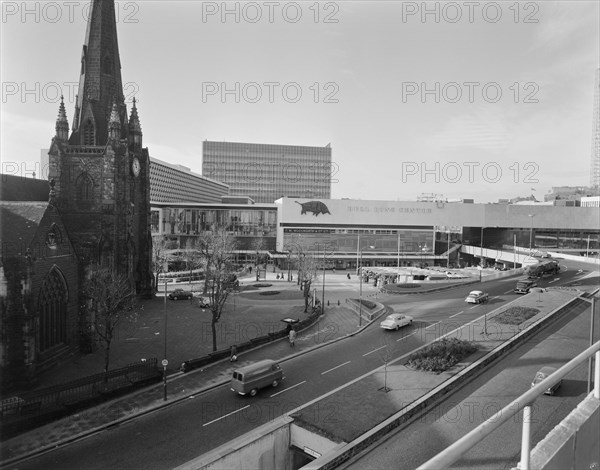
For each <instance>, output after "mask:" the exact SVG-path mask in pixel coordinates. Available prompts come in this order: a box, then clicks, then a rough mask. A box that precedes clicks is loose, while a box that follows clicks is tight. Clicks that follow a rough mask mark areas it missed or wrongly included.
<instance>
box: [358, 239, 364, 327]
mask: <svg viewBox="0 0 600 470" xmlns="http://www.w3.org/2000/svg"><path fill="white" fill-rule="evenodd" d="M359 239H360V237H359ZM358 252H359V255H360V256H359V260H360V264H359V267H358V278H359V279H360V290H359V294H358V327H359V328H360V327H361V326H362V283H363V280H362V247H361V246H359V247H358Z"/></svg>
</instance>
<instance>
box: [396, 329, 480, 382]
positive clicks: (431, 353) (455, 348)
mask: <svg viewBox="0 0 600 470" xmlns="http://www.w3.org/2000/svg"><path fill="white" fill-rule="evenodd" d="M475 351H477V346H476V345H475V344H473V343H471V342H469V341H466V340H463V339H457V338H443V339H441V340H439V341H436V342H435V343H433V344H430V345H429V346H427V347H426V348H423V349H421V350H420V351H417V352H416V353H414V354H411V355H410V356H409V357H408V362H407V365H408V366H409V367H412V368H413V369H416V370H424V371H427V372H435V373H438V374H439V373H440V372H444V371H445V370H448V369H450V368H451V367H453V366H454V365H456V364H458V363H459V362H460V361H462V360H463V359H464V358H465V357H467V356H470V355H471V354H473V353H474V352H475Z"/></svg>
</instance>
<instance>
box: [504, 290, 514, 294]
mask: <svg viewBox="0 0 600 470" xmlns="http://www.w3.org/2000/svg"><path fill="white" fill-rule="evenodd" d="M511 292H513V289H511V290H507V291H506V292H505V294H510V293H511Z"/></svg>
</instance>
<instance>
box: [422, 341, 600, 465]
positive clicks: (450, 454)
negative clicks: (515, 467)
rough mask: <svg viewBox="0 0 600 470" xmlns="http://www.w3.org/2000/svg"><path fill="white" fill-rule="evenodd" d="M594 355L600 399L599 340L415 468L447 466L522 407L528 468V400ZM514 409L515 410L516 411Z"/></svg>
mask: <svg viewBox="0 0 600 470" xmlns="http://www.w3.org/2000/svg"><path fill="white" fill-rule="evenodd" d="M594 354H595V355H596V364H595V371H594V398H596V399H600V341H598V342H597V343H595V344H593V345H592V346H590V347H589V348H587V349H586V350H585V351H583V352H582V353H581V354H579V355H578V356H576V357H575V358H573V359H572V360H571V361H569V362H568V363H566V364H565V365H564V366H562V367H561V368H560V369H558V370H557V371H556V372H554V373H553V374H552V375H550V376H549V377H548V378H546V379H544V380H543V381H542V382H540V383H539V384H537V385H535V386H534V387H532V388H531V389H530V390H528V391H527V392H525V393H524V394H523V395H521V396H520V397H518V398H517V399H515V400H513V401H512V402H511V403H510V404H508V405H507V406H505V407H504V408H503V409H502V410H500V411H498V412H497V413H496V414H495V415H493V416H491V417H490V418H488V419H487V420H486V421H484V422H483V423H481V424H480V425H479V426H477V427H476V428H475V429H473V430H472V431H470V432H469V433H468V434H466V435H465V436H463V437H462V438H460V439H459V440H458V441H456V442H455V443H454V444H452V445H451V446H450V447H448V448H447V449H445V450H443V451H442V452H440V453H439V454H438V455H436V456H435V457H433V458H432V459H430V460H428V461H427V462H425V463H424V464H423V465H421V466H420V467H418V468H417V470H439V469H441V468H448V467H450V465H452V464H453V463H454V462H456V461H457V460H459V459H460V458H461V457H463V456H464V454H465V452H467V451H468V450H469V449H471V448H472V447H473V446H475V445H476V444H477V443H478V442H480V441H481V440H483V439H484V438H485V437H486V436H488V435H489V434H491V433H492V432H493V431H494V430H496V429H497V428H499V427H500V426H501V425H502V424H504V423H505V422H506V421H508V420H509V419H511V417H512V416H513V412H514V413H518V412H520V411H521V410H523V426H524V428H523V441H522V446H521V467H520V468H521V469H522V470H526V469H528V468H529V452H530V446H529V426H530V423H531V404H532V403H533V401H534V400H535V399H536V398H537V397H539V396H540V395H543V393H544V392H545V391H546V390H548V388H549V387H551V386H552V385H554V384H555V383H556V382H558V380H560V379H562V378H563V377H564V376H565V375H567V374H568V373H570V372H572V371H573V370H574V369H575V368H577V367H578V366H580V365H581V364H583V363H584V362H585V361H586V360H587V359H588V358H590V357H592V355H594ZM515 410H516V411H515Z"/></svg>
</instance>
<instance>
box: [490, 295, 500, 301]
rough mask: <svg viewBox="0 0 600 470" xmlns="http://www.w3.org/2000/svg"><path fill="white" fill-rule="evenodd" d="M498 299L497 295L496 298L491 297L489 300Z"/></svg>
mask: <svg viewBox="0 0 600 470" xmlns="http://www.w3.org/2000/svg"><path fill="white" fill-rule="evenodd" d="M498 297H500V296H499V295H497V296H496V297H492V298H491V299H490V300H494V299H497V298H498Z"/></svg>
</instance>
